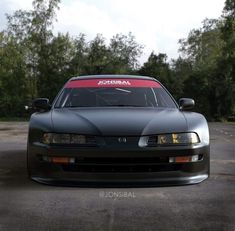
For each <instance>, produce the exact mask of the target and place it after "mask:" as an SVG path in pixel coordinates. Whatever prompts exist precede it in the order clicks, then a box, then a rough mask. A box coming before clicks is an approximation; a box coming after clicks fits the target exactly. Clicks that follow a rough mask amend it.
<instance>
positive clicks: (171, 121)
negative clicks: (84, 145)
mask: <svg viewBox="0 0 235 231" xmlns="http://www.w3.org/2000/svg"><path fill="white" fill-rule="evenodd" d="M52 123H53V128H54V129H53V130H54V132H63V133H79V134H90V135H97V136H141V135H153V134H158V133H171V132H184V131H186V130H187V127H188V126H187V121H186V119H185V117H184V114H183V113H182V112H181V111H179V110H178V109H170V108H168V109H160V108H159V109H152V108H99V109H98V108H96V109H94V108H91V109H89V108H86V109H83V108H79V109H78V108H76V109H65V108H63V109H53V111H52Z"/></svg>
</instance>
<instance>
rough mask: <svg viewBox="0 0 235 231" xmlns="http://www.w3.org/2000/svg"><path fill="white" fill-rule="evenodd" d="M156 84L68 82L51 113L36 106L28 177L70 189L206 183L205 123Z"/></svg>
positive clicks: (136, 79)
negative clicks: (76, 186) (96, 186)
mask: <svg viewBox="0 0 235 231" xmlns="http://www.w3.org/2000/svg"><path fill="white" fill-rule="evenodd" d="M193 106H194V101H193V100H192V99H188V98H182V99H180V100H179V105H178V104H177V103H176V102H175V100H174V99H173V97H172V96H171V95H170V94H169V92H168V91H167V90H166V89H165V88H164V86H163V85H162V84H161V83H160V82H158V81H156V80H155V79H154V78H150V77H143V76H129V75H93V76H81V77H74V78H71V79H70V80H69V81H68V82H67V83H66V84H65V86H64V87H63V89H62V90H61V91H60V92H59V94H58V96H57V97H56V98H55V100H54V102H53V103H52V105H50V104H49V100H48V99H45V98H39V99H36V100H34V102H33V107H34V108H35V109H36V110H37V112H35V113H34V114H33V115H32V116H31V119H30V125H29V135H28V150H27V153H28V154H27V160H28V171H29V175H30V177H31V178H32V179H33V180H36V181H38V182H42V183H46V184H69V185H93V184H95V185H99V186H100V185H101V184H102V185H149V186H154V185H183V184H194V183H199V182H201V181H203V180H205V179H206V178H207V177H208V175H209V158H210V157H209V155H210V154H209V152H210V151H209V131H208V125H207V121H206V119H205V118H204V117H203V116H202V115H201V114H198V113H194V112H190V111H189V109H191V108H192V107H193Z"/></svg>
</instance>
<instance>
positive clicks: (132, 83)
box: [65, 79, 161, 88]
mask: <svg viewBox="0 0 235 231" xmlns="http://www.w3.org/2000/svg"><path fill="white" fill-rule="evenodd" d="M83 87H104V88H106V87H154V88H160V87H161V85H160V84H159V83H158V82H156V81H153V80H145V79H89V80H86V79H85V80H84V79H82V80H72V81H70V82H68V83H67V84H66V85H65V88H83Z"/></svg>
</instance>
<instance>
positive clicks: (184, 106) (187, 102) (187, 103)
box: [179, 98, 195, 110]
mask: <svg viewBox="0 0 235 231" xmlns="http://www.w3.org/2000/svg"><path fill="white" fill-rule="evenodd" d="M194 105H195V102H194V100H193V99H190V98H181V99H180V100H179V106H180V110H189V109H192V108H193V107H194Z"/></svg>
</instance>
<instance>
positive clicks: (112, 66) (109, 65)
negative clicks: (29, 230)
mask: <svg viewBox="0 0 235 231" xmlns="http://www.w3.org/2000/svg"><path fill="white" fill-rule="evenodd" d="M59 3H60V0H33V2H32V4H33V10H31V11H24V10H17V11H15V12H14V13H13V14H12V15H7V21H8V24H7V28H6V30H4V31H1V32H0V116H13V117H16V116H22V115H23V105H24V103H25V102H27V101H30V100H32V99H33V98H35V97H48V98H50V100H52V99H53V98H54V97H55V95H56V94H57V92H58V90H59V89H60V88H61V86H62V85H63V84H64V83H65V82H66V81H67V80H68V79H69V78H70V77H71V76H77V75H86V74H141V75H146V76H152V77H154V78H157V79H158V80H160V81H161V82H162V83H163V84H164V85H165V86H166V87H167V88H168V89H169V90H170V92H171V93H172V94H173V95H174V96H175V97H176V98H177V99H179V98H180V97H192V98H194V99H195V100H196V105H197V106H196V111H199V112H201V113H204V114H205V115H206V116H207V118H208V119H211V120H212V119H221V118H227V117H228V116H229V115H231V114H235V99H234V95H235V83H234V82H235V71H234V67H235V54H234V51H235V2H234V0H226V2H225V6H224V9H223V13H222V16H221V18H219V19H205V20H204V21H203V23H202V27H201V28H199V29H193V30H191V32H190V33H189V35H188V37H187V38H184V39H180V40H179V44H180V48H179V52H180V56H179V58H177V59H175V60H171V61H170V62H169V61H168V58H167V55H166V54H162V53H159V54H156V53H155V52H154V51H153V52H152V53H151V54H150V56H149V57H148V60H147V61H146V62H145V63H144V64H143V65H142V66H141V65H140V64H139V62H138V59H139V57H140V56H141V54H142V51H143V46H142V45H140V44H138V43H137V42H136V41H135V37H134V36H133V35H132V34H131V33H129V34H127V35H123V34H116V35H114V36H113V37H112V38H111V39H110V41H107V40H106V39H105V38H104V37H103V36H102V34H97V36H96V37H95V38H94V39H93V40H91V41H86V36H85V35H84V34H79V35H78V36H77V37H75V38H73V37H71V36H70V35H69V34H68V33H67V34H62V33H58V34H57V35H54V34H53V22H54V21H55V20H56V11H57V10H58V9H59Z"/></svg>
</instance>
